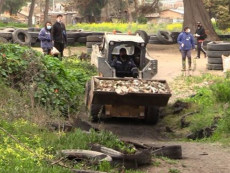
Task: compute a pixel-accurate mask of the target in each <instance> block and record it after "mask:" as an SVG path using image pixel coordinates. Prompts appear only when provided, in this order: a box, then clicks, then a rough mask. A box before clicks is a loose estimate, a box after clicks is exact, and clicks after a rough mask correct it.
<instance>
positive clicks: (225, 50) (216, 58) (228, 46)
mask: <svg viewBox="0 0 230 173" xmlns="http://www.w3.org/2000/svg"><path fill="white" fill-rule="evenodd" d="M207 55H208V64H207V69H208V70H223V61H222V55H225V56H229V55H230V42H223V41H216V42H215V41H214V42H210V43H208V44H207Z"/></svg>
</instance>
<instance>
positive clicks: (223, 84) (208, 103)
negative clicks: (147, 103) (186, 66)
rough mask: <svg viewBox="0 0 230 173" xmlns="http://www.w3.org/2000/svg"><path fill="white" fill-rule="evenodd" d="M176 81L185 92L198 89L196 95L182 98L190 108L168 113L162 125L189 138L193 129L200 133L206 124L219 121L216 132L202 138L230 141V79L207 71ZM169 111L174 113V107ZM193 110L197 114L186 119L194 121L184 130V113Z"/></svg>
mask: <svg viewBox="0 0 230 173" xmlns="http://www.w3.org/2000/svg"><path fill="white" fill-rule="evenodd" d="M176 82H177V83H179V84H180V90H181V92H188V91H190V90H194V91H195V93H196V95H195V96H194V97H191V98H190V97H188V98H184V99H182V101H185V102H188V103H189V105H190V106H189V108H188V109H186V110H184V111H183V112H181V113H180V114H177V115H173V114H171V115H169V116H167V117H166V118H164V119H163V121H162V122H161V125H164V126H169V127H171V128H172V129H173V130H174V131H175V132H176V134H174V136H173V138H175V137H177V138H178V137H182V138H185V136H186V135H187V134H189V133H191V132H192V133H197V132H198V131H200V130H202V129H204V128H206V127H211V126H213V125H215V124H216V122H217V124H216V125H217V128H216V130H215V132H214V134H213V135H212V136H211V137H209V138H204V139H200V140H198V141H204V140H205V141H210V142H219V141H221V142H222V143H225V144H227V143H229V141H230V135H229V133H230V105H229V100H230V89H229V85H230V80H229V79H228V78H223V77H220V76H215V75H211V74H205V75H201V76H198V77H190V78H187V79H184V78H179V79H177V81H176ZM182 84H183V85H182ZM188 86H189V87H188ZM167 112H170V106H169V107H168V108H167ZM192 112H196V113H195V114H193V115H190V116H188V117H186V122H190V125H189V126H188V127H186V128H183V129H181V118H182V116H183V115H185V114H188V113H192Z"/></svg>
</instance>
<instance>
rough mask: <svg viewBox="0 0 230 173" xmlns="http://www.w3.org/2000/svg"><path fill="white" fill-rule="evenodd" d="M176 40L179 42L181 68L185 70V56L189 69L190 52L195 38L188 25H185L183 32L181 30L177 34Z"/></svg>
mask: <svg viewBox="0 0 230 173" xmlns="http://www.w3.org/2000/svg"><path fill="white" fill-rule="evenodd" d="M177 42H178V43H179V44H180V52H181V55H182V70H183V71H184V70H186V57H187V58H188V66H189V70H191V66H192V60H191V54H192V49H193V50H195V39H194V37H193V35H192V34H191V33H190V28H189V27H185V28H184V32H181V33H180V34H179V36H178V38H177Z"/></svg>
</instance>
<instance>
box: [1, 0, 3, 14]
mask: <svg viewBox="0 0 230 173" xmlns="http://www.w3.org/2000/svg"><path fill="white" fill-rule="evenodd" d="M3 4H4V0H0V14H1V13H2V7H3Z"/></svg>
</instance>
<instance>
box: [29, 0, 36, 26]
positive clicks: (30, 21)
mask: <svg viewBox="0 0 230 173" xmlns="http://www.w3.org/2000/svg"><path fill="white" fill-rule="evenodd" d="M34 7H35V0H31V4H30V12H29V16H28V26H29V27H32V25H33V23H32V20H33V14H34Z"/></svg>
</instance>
